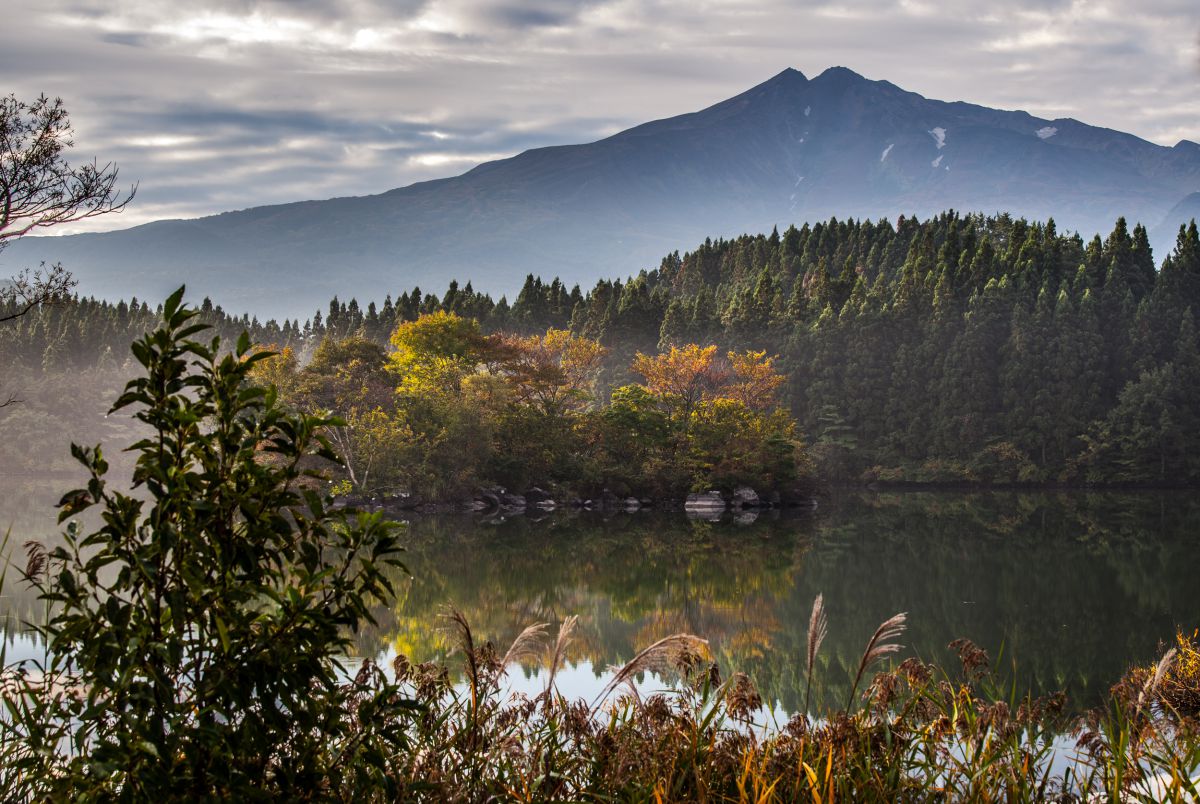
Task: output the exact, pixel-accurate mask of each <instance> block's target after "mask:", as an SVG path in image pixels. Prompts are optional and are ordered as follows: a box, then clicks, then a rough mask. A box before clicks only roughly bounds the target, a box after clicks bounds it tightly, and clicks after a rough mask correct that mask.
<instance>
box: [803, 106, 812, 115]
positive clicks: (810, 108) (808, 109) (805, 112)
mask: <svg viewBox="0 0 1200 804" xmlns="http://www.w3.org/2000/svg"><path fill="white" fill-rule="evenodd" d="M811 111H812V107H811V106H805V107H804V116H805V117H808V113H809V112H811Z"/></svg>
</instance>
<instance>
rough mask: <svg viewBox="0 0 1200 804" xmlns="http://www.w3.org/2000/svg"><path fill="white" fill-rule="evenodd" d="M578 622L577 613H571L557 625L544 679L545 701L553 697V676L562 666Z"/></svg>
mask: <svg viewBox="0 0 1200 804" xmlns="http://www.w3.org/2000/svg"><path fill="white" fill-rule="evenodd" d="M578 623H579V615H577V614H572V615H571V616H569V617H567V618H566V619H565V620H563V621H562V624H560V625H559V626H558V638H557V639H555V640H554V650H553V651H552V652H551V654H550V672H549V675H548V677H547V679H546V699H547V703H549V701H551V700H553V698H554V693H555V689H554V678H555V676H557V675H558V668H560V667H562V665H563V661H565V660H566V658H567V645H568V644H569V643H570V642H571V634H572V633H574V631H575V626H576V625H577V624H578Z"/></svg>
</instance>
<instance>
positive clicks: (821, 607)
mask: <svg viewBox="0 0 1200 804" xmlns="http://www.w3.org/2000/svg"><path fill="white" fill-rule="evenodd" d="M828 633H829V620H828V619H827V618H826V617H825V596H824V595H822V594H819V595H817V599H816V600H814V601H813V607H812V614H811V615H809V618H808V662H807V665H806V666H807V672H806V679H805V683H804V714H805V715H807V714H808V711H809V709H808V702H809V700H810V695H811V694H812V678H813V666H814V665H815V664H816V661H817V653H818V652H819V651H820V650H821V643H822V642H824V641H825V637H826V635H828Z"/></svg>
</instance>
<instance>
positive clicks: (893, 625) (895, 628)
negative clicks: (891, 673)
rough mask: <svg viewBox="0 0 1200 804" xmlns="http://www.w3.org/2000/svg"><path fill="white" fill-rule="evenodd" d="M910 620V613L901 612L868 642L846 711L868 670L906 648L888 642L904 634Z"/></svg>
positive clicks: (876, 631) (879, 628)
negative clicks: (906, 622) (884, 658)
mask: <svg viewBox="0 0 1200 804" xmlns="http://www.w3.org/2000/svg"><path fill="white" fill-rule="evenodd" d="M907 619H908V612H904V611H902V612H900V613H899V614H897V615H895V616H894V617H891V618H889V619H887V620H884V621H883V623H882V624H880V626H879V627H878V628H876V629H875V633H874V635H873V636H872V637H871V639H870V641H869V642H867V649H866V650H865V651H863V655H862V659H860V660H859V662H858V673H857V674H855V676H854V684H853V686H851V687H850V698H849V699H848V700H847V701H846V711H847V712H849V711H850V707H851V706H852V705H853V704H854V693H856V692H858V685H859V683H860V682H861V681H862V677H863V675H864V674H865V673H866V672H867V668H869V667H870V666H871V665H873V664H875V662H877V661H879V660H880V659H882V658H883V657H884V656H887V655H888V654H891V653H896V652H897V651H899V650H900V649H901V648H903V647H904V646H903V645H901V644H899V643H898V642H889V641H888V640H891V639H895V638H896V637H898V636H900V635H901V634H903V633H904V629H905V628H906V627H907V626H906V625H905V621H906V620H907Z"/></svg>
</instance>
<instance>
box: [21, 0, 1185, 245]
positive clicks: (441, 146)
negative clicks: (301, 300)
mask: <svg viewBox="0 0 1200 804" xmlns="http://www.w3.org/2000/svg"><path fill="white" fill-rule="evenodd" d="M0 53H2V54H3V56H2V59H3V62H4V76H5V82H6V84H7V85H6V86H3V87H0V90H4V91H12V92H15V93H16V94H17V95H18V96H21V97H33V96H36V95H37V94H38V93H41V92H44V93H47V94H50V95H61V96H62V97H63V98H64V100H65V101H66V102H67V104H68V108H69V109H70V110H71V112H72V116H73V120H74V122H75V124H76V129H77V136H76V141H77V148H76V151H77V152H78V154H79V156H81V157H84V156H89V157H90V156H91V155H93V154H95V155H99V156H100V157H101V158H103V159H105V160H107V159H115V160H117V161H118V162H119V163H120V165H121V169H122V175H123V176H126V177H128V178H129V179H130V180H134V179H137V180H140V182H141V189H140V191H139V196H138V200H137V203H136V204H135V205H134V207H133V208H132V209H131V210H130V211H129V212H127V213H126V214H125V215H123V216H122V217H121V218H119V219H112V218H110V219H103V218H102V219H98V221H97V222H96V224H95V225H96V227H98V228H112V227H114V226H126V225H132V224H134V223H139V222H142V221H145V220H152V219H155V218H159V217H173V216H194V215H202V214H208V213H214V212H219V211H223V210H226V209H235V208H243V207H247V206H253V205H257V204H264V203H278V202H286V201H293V200H300V199H305V198H322V197H329V196H333V195H357V194H365V193H375V192H382V191H385V190H387V189H390V188H392V187H396V186H401V185H404V184H408V183H411V182H413V181H421V180H425V179H430V178H436V177H440V176H447V175H454V174H457V173H461V172H462V171H464V170H466V169H468V168H470V167H471V166H472V165H474V164H475V163H477V162H478V161H481V160H486V159H491V158H497V157H499V156H504V155H510V154H513V153H517V152H519V151H521V150H524V149H526V148H531V147H536V146H540V145H555V144H562V143H569V142H581V141H589V140H593V139H597V138H600V137H603V136H606V135H608V134H612V133H614V132H615V131H617V130H619V129H621V128H624V127H627V126H629V125H633V124H636V123H640V122H644V121H646V120H650V119H655V118H661V117H667V116H670V115H674V114H680V113H683V112H688V111H694V110H696V109H699V108H702V107H704V106H707V105H709V104H711V103H714V102H716V101H719V100H722V99H724V98H726V97H728V96H730V95H733V94H735V93H737V92H740V91H742V90H744V89H746V88H748V87H749V86H751V85H753V84H755V83H758V82H760V81H763V80H765V79H767V78H769V77H770V76H771V75H773V74H775V73H776V72H778V71H779V70H781V69H783V68H784V67H787V66H792V67H796V68H798V69H800V70H802V71H804V72H805V73H806V74H808V75H810V76H811V75H814V74H816V73H819V72H820V71H821V70H823V69H824V68H826V67H828V66H832V65H838V64H840V65H845V66H848V67H850V68H852V69H854V70H856V71H858V72H860V73H863V74H864V75H866V76H867V77H870V78H877V79H887V80H890V81H892V82H893V83H895V84H897V85H899V86H901V87H904V88H906V89H910V90H912V91H915V92H920V93H921V94H923V95H926V96H929V97H935V98H941V99H945V100H968V101H971V102H975V103H980V104H984V105H989V106H996V107H1001V108H1020V109H1025V110H1027V111H1029V112H1031V113H1034V114H1037V115H1040V116H1046V117H1060V116H1061V117H1065V116H1071V117H1076V118H1078V119H1081V120H1083V121H1085V122H1088V123H1093V124H1096V125H1103V126H1108V127H1111V128H1117V129H1121V130H1125V131H1130V132H1132V133H1134V134H1137V135H1139V136H1142V137H1145V138H1147V139H1151V140H1153V141H1156V142H1160V143H1163V144H1166V145H1172V144H1174V143H1175V142H1176V141H1178V140H1180V139H1184V138H1187V139H1193V140H1200V95H1198V93H1197V90H1198V89H1200V13H1198V12H1197V9H1196V6H1195V2H1194V0H1142V2H1134V0H1014V1H1013V2H1007V3H996V2H994V0H957V2H953V3H951V2H944V0H900V1H899V2H896V1H895V0H841V1H840V2H817V3H814V2H800V3H797V2H795V0H766V1H765V2H759V3H753V4H750V3H746V2H739V1H737V0H707V2H705V3H695V2H694V0H643V1H638V0H400V1H399V2H388V0H299V2H297V0H195V2H193V3H189V4H186V5H185V4H166V3H157V2H152V0H108V1H107V2H104V3H101V2H99V0H67V1H65V2H60V1H58V0H45V2H43V3H41V4H40V5H39V6H38V7H37V8H36V9H32V8H31V9H29V10H27V11H26V12H25V16H24V17H23V18H22V22H21V24H20V25H9V26H4V27H3V28H2V29H0Z"/></svg>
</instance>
